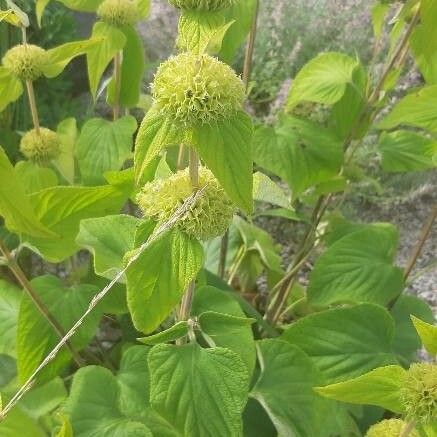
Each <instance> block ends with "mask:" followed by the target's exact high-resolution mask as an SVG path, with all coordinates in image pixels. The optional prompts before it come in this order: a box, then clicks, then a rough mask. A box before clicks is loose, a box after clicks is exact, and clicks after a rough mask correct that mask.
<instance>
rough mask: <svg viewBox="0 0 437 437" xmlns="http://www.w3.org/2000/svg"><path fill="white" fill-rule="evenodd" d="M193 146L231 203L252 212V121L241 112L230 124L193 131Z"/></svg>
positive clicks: (222, 122) (224, 123) (211, 125)
mask: <svg viewBox="0 0 437 437" xmlns="http://www.w3.org/2000/svg"><path fill="white" fill-rule="evenodd" d="M193 144H194V146H195V147H196V148H197V150H198V151H199V154H200V157H201V158H202V159H203V160H204V161H205V164H206V165H207V166H208V168H210V169H211V171H212V172H213V173H214V176H215V177H216V178H217V179H218V181H219V182H220V184H221V185H222V187H223V188H224V190H225V191H226V193H227V194H228V196H229V197H230V199H231V200H232V201H233V202H234V203H235V204H236V205H237V206H239V207H240V208H242V209H243V210H244V211H245V212H247V213H251V212H252V209H253V200H252V186H253V181H252V179H253V177H252V171H253V161H252V121H251V119H250V117H249V116H248V115H247V114H245V113H244V112H238V113H237V114H236V115H235V116H234V117H232V118H230V119H229V120H224V121H221V122H215V123H212V124H210V125H202V126H198V127H195V128H193Z"/></svg>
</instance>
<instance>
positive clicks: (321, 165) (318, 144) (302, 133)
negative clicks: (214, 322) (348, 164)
mask: <svg viewBox="0 0 437 437" xmlns="http://www.w3.org/2000/svg"><path fill="white" fill-rule="evenodd" d="M254 160H255V162H256V163H257V164H258V165H260V166H261V167H263V168H264V169H266V170H268V171H271V172H273V173H275V174H276V175H277V176H279V177H281V178H282V179H284V180H285V181H286V182H287V183H288V184H289V185H290V188H291V190H292V194H293V197H294V198H296V197H298V196H299V195H300V194H301V193H302V192H303V191H304V190H306V189H307V188H309V187H311V186H313V185H315V184H318V183H320V182H325V181H327V180H330V179H331V178H332V177H333V176H335V175H337V174H338V171H339V170H340V167H341V164H342V161H343V150H342V146H341V143H340V141H339V140H338V139H337V138H336V137H335V136H334V135H333V134H332V133H331V132H330V131H329V130H328V129H326V128H323V127H322V126H319V125H316V124H314V123H311V122H309V121H304V120H299V119H296V118H293V117H289V116H283V117H281V118H280V120H279V122H278V124H277V126H275V127H270V126H262V127H260V128H258V129H257V130H256V131H255V135H254Z"/></svg>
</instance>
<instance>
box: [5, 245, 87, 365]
mask: <svg viewBox="0 0 437 437" xmlns="http://www.w3.org/2000/svg"><path fill="white" fill-rule="evenodd" d="M0 252H1V253H2V254H3V256H4V257H5V258H6V260H7V263H8V267H9V269H10V270H11V272H12V273H13V275H14V276H15V278H16V279H17V281H18V282H19V283H20V285H21V286H22V287H23V290H24V291H25V293H26V294H27V295H28V296H29V298H30V299H31V301H32V302H33V303H34V305H35V307H36V308H37V309H38V311H39V312H40V313H41V315H42V316H43V317H44V319H46V321H47V322H48V323H49V324H50V326H51V327H52V328H53V330H54V331H55V332H56V334H57V335H58V337H59V338H63V337H64V335H65V331H64V329H63V328H62V326H61V325H60V323H59V322H58V321H57V320H56V319H55V317H54V316H53V315H52V314H51V313H50V311H49V309H48V308H47V307H46V306H45V305H44V302H42V301H41V299H40V297H39V296H38V294H37V293H36V291H35V290H34V289H33V287H32V285H31V284H30V282H29V280H28V279H27V277H26V275H25V274H24V272H23V270H22V269H21V267H20V265H19V264H18V262H17V260H16V259H15V258H14V257H13V256H12V254H11V253H10V252H9V250H8V248H7V247H6V245H5V244H4V243H3V242H2V241H0ZM65 346H66V347H67V349H68V350H69V351H70V353H71V354H72V356H73V359H74V361H75V362H76V364H77V365H78V366H79V367H81V366H82V364H83V361H82V358H81V356H80V355H79V353H78V352H77V351H76V350H75V349H74V348H73V346H72V345H71V343H70V342H66V343H65Z"/></svg>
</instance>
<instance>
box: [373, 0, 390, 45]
mask: <svg viewBox="0 0 437 437" xmlns="http://www.w3.org/2000/svg"><path fill="white" fill-rule="evenodd" d="M389 10H390V5H389V4H385V3H380V2H376V3H375V4H374V5H373V7H372V23H373V33H374V34H375V36H376V37H377V38H380V37H381V35H382V31H383V29H384V20H385V16H386V14H387V12H388V11H389Z"/></svg>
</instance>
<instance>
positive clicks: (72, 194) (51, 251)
mask: <svg viewBox="0 0 437 437" xmlns="http://www.w3.org/2000/svg"><path fill="white" fill-rule="evenodd" d="M126 199H127V195H126V194H125V193H124V192H123V191H122V190H120V189H118V188H117V187H114V186H110V185H104V186H99V187H59V186H58V187H52V188H47V189H45V190H43V191H39V192H38V193H34V194H32V195H31V196H30V203H31V204H32V205H33V206H34V207H35V210H36V215H37V217H38V218H39V219H40V220H41V222H42V223H44V225H45V226H47V227H48V228H49V229H50V230H52V231H53V232H55V233H57V234H58V235H59V236H60V237H53V238H45V239H44V238H37V237H32V236H30V235H27V234H26V235H24V236H23V241H24V244H25V245H27V246H29V247H30V248H31V249H32V250H35V251H37V252H38V253H40V254H41V255H42V256H43V257H44V258H45V259H47V260H48V261H51V262H60V261H62V260H64V259H66V258H68V257H69V256H71V255H73V253H75V252H76V251H78V250H79V246H78V245H77V244H76V242H75V239H76V236H77V234H78V232H79V223H80V221H81V220H83V219H87V218H91V217H102V216H105V215H109V214H115V213H118V212H119V211H120V209H121V207H122V206H123V204H124V202H125V201H126Z"/></svg>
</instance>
